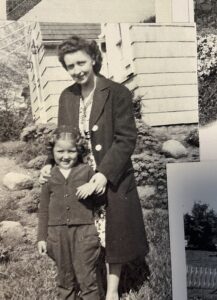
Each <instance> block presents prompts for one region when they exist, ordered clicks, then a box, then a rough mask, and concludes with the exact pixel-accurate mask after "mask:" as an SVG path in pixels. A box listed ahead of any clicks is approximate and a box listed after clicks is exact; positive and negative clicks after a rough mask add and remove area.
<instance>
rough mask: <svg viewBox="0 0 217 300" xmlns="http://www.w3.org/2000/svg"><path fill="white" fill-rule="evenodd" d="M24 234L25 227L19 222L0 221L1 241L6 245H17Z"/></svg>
mask: <svg viewBox="0 0 217 300" xmlns="http://www.w3.org/2000/svg"><path fill="white" fill-rule="evenodd" d="M24 236H25V229H24V227H23V226H22V225H21V224H20V223H19V222H14V221H2V222H1V223H0V238H1V242H2V243H3V244H4V245H6V246H11V247H14V246H16V245H19V244H20V243H21V242H22V241H23V240H24Z"/></svg>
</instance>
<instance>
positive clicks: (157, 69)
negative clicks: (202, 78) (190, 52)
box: [134, 57, 197, 74]
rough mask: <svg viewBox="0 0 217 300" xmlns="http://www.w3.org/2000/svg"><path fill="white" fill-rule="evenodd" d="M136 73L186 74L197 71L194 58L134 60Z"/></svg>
mask: <svg viewBox="0 0 217 300" xmlns="http://www.w3.org/2000/svg"><path fill="white" fill-rule="evenodd" d="M134 61H135V65H134V67H135V70H136V72H138V73H146V74H147V73H148V74H149V73H171V72H172V73H180V72H183V73H188V72H196V71H197V63H196V57H180V58H178V57H175V58H174V57H169V58H158V57H152V58H135V59H134Z"/></svg>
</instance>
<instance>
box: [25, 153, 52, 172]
mask: <svg viewBox="0 0 217 300" xmlns="http://www.w3.org/2000/svg"><path fill="white" fill-rule="evenodd" d="M46 159H47V156H46V155H39V156H37V157H35V158H33V159H32V160H30V161H29V162H28V164H27V166H26V167H27V168H28V169H36V170H40V169H41V168H42V167H43V166H44V164H45V161H46Z"/></svg>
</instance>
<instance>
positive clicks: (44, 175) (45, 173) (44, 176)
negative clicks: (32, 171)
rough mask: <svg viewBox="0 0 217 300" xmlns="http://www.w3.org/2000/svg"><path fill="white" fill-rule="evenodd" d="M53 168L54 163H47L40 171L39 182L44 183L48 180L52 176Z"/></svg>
mask: <svg viewBox="0 0 217 300" xmlns="http://www.w3.org/2000/svg"><path fill="white" fill-rule="evenodd" d="M51 168H52V165H45V166H44V167H43V168H42V169H41V171H40V176H39V183H40V184H44V183H46V182H47V181H48V178H49V177H50V176H51V175H50V173H51Z"/></svg>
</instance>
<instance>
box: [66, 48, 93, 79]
mask: <svg viewBox="0 0 217 300" xmlns="http://www.w3.org/2000/svg"><path fill="white" fill-rule="evenodd" d="M64 61H65V64H66V68H67V71H68V73H69V74H70V75H71V77H72V79H73V80H74V81H75V82H76V83H79V84H81V85H87V84H88V83H90V82H91V80H93V78H94V71H93V65H94V64H95V62H94V60H93V59H92V58H91V57H90V56H89V55H88V54H87V53H86V52H85V51H83V50H79V51H76V52H74V53H68V54H66V55H65V56H64Z"/></svg>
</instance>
